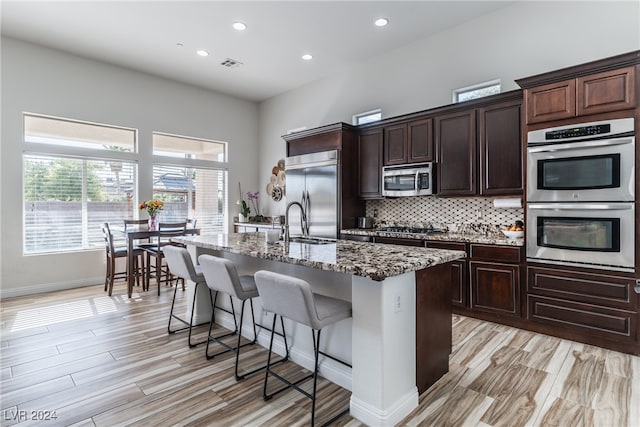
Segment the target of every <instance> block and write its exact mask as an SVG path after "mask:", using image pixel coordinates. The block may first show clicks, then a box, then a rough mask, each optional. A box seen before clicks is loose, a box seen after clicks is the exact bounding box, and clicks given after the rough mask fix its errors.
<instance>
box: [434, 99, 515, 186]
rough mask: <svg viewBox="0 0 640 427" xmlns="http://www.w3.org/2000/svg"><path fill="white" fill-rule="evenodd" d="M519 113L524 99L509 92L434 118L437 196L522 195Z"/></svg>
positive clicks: (467, 104) (471, 103)
mask: <svg viewBox="0 0 640 427" xmlns="http://www.w3.org/2000/svg"><path fill="white" fill-rule="evenodd" d="M463 105H466V106H468V108H463ZM521 111H522V93H521V91H511V92H506V93H503V94H500V95H494V96H491V97H487V98H484V99H481V100H476V101H471V102H468V103H464V104H461V105H459V106H457V107H456V111H455V112H452V113H449V114H443V115H437V116H436V117H435V140H436V153H437V166H436V169H437V176H438V179H437V186H438V192H437V194H438V195H439V196H475V195H482V196H497V195H521V194H522V193H523V188H524V187H523V163H524V154H523V144H522V130H521V124H522V118H521V116H522V113H521Z"/></svg>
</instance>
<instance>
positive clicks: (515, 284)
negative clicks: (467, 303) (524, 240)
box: [469, 243, 524, 318]
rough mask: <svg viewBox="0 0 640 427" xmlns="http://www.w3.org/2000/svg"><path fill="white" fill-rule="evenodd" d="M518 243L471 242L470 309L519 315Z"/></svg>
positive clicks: (521, 257)
mask: <svg viewBox="0 0 640 427" xmlns="http://www.w3.org/2000/svg"><path fill="white" fill-rule="evenodd" d="M523 257H524V255H523V250H522V248H521V247H519V246H497V245H483V244H475V243H472V244H471V245H469V258H470V261H469V282H470V290H471V310H472V311H474V312H481V313H491V314H496V315H500V316H502V317H504V316H507V317H513V318H519V317H521V313H522V302H521V298H520V296H521V291H520V287H521V286H520V285H521V271H522V270H521V263H522V262H523Z"/></svg>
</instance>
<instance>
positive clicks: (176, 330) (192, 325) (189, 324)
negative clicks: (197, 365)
mask: <svg viewBox="0 0 640 427" xmlns="http://www.w3.org/2000/svg"><path fill="white" fill-rule="evenodd" d="M180 279H181V280H183V283H184V278H178V279H176V286H175V289H174V290H173V300H172V302H171V311H170V312H169V324H168V325H167V332H168V333H169V334H175V333H176V332H179V331H184V330H185V329H189V348H193V347H196V346H198V345H200V344H204V343H205V341H204V340H202V341H200V342H197V343H194V342H192V341H191V333H192V330H193V327H194V326H201V325H205V324H206V323H207V322H203V323H200V324H198V325H194V324H193V316H194V312H195V306H196V297H197V295H198V287H199V286H201V285H203V284H204V283H196V287H195V288H194V290H193V301H192V302H191V317H190V319H189V322H187V321H186V320H184V319H182V318H180V317H178V316H177V315H175V314H173V308H174V307H175V304H176V293H177V291H178V283H177V281H178V280H180ZM209 298H210V299H211V306H212V307H213V296H212V295H211V289H209ZM171 319H176V320H179V321H180V322H182V323H184V324H185V325H187V326H185V327H183V328H179V329H173V330H172V329H171Z"/></svg>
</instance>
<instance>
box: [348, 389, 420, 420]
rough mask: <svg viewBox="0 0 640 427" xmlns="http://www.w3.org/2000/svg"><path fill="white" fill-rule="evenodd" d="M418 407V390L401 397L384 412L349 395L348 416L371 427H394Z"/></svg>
mask: <svg viewBox="0 0 640 427" xmlns="http://www.w3.org/2000/svg"><path fill="white" fill-rule="evenodd" d="M417 406H418V388H417V387H414V389H413V390H412V391H410V392H409V393H407V394H405V395H404V396H402V397H401V398H400V399H398V400H397V401H396V403H394V404H393V405H391V407H390V408H389V409H387V410H385V411H381V410H380V409H378V408H374V407H373V406H371V405H369V404H368V403H366V402H363V401H362V400H359V399H358V398H356V397H354V396H353V395H351V404H350V407H349V411H350V415H351V416H352V417H354V418H357V419H358V420H360V421H361V422H363V423H365V424H366V425H368V426H372V427H382V426H385V427H386V426H394V425H396V424H398V423H399V422H400V421H402V419H403V418H404V417H406V416H407V415H409V414H410V413H411V411H413V410H414V409H415V408H416V407H417Z"/></svg>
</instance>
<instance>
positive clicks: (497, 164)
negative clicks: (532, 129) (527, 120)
mask: <svg viewBox="0 0 640 427" xmlns="http://www.w3.org/2000/svg"><path fill="white" fill-rule="evenodd" d="M521 113H522V102H521V101H511V102H504V103H499V104H496V105H490V106H487V107H484V108H480V109H478V120H479V123H478V129H479V136H480V151H479V157H480V195H483V196H499V195H521V194H522V193H523V191H524V186H523V164H524V155H523V144H522V130H521V123H522V120H521Z"/></svg>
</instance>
